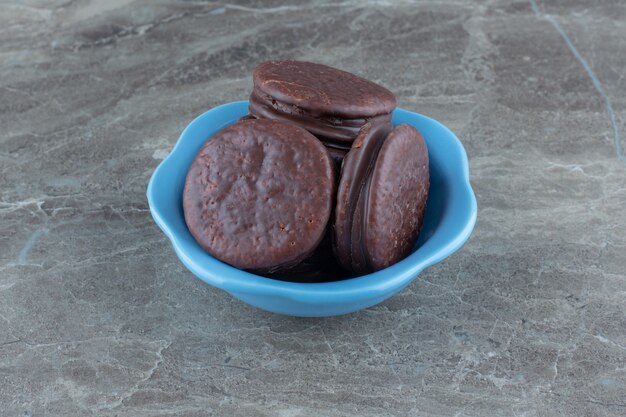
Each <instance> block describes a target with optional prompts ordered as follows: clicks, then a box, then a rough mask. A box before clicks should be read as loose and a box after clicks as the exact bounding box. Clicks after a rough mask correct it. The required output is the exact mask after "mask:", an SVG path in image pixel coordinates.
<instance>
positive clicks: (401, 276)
mask: <svg viewBox="0 0 626 417" xmlns="http://www.w3.org/2000/svg"><path fill="white" fill-rule="evenodd" d="M247 113H248V102H247V101H239V102H234V103H228V104H224V105H222V106H219V107H216V108H214V109H211V110H209V111H207V112H206V113H204V114H202V115H200V116H198V117H197V118H196V119H195V120H193V121H192V122H191V123H190V124H189V125H188V126H187V127H186V128H185V130H184V131H183V133H182V134H181V136H180V138H179V139H178V142H177V143H176V146H175V147H174V149H173V150H172V152H171V153H170V154H169V156H168V157H167V158H165V160H163V162H161V164H160V165H159V166H158V167H157V168H156V170H155V171H154V173H153V175H152V178H151V179H150V183H149V185H148V203H149V205H150V211H151V213H152V216H153V217H154V220H155V221H156V223H157V225H158V226H159V227H160V228H161V229H162V230H163V232H164V233H165V234H166V235H167V237H168V238H169V239H170V240H171V242H172V246H173V247H174V250H175V251H176V254H177V255H178V257H179V258H180V260H181V261H182V262H183V264H185V266H186V267H187V268H188V269H189V270H190V271H191V272H192V273H193V274H194V275H196V276H197V277H198V278H200V279H201V280H203V281H204V282H206V283H208V284H210V285H213V286H215V287H217V288H220V289H222V290H224V291H226V292H228V293H230V294H231V295H232V296H234V297H236V298H238V299H240V300H242V301H244V302H246V303H249V304H252V305H253V306H256V307H259V308H261V309H263V310H267V311H271V312H274V313H280V314H287V315H291V316H308V317H319V316H334V315H339V314H346V313H351V312H353V311H357V310H360V309H363V308H367V307H370V306H373V305H375V304H378V303H380V302H381V301H383V300H385V299H387V298H389V297H391V296H392V295H394V294H395V293H397V292H398V291H400V290H402V289H403V288H404V287H406V286H407V285H408V284H409V283H410V282H411V281H413V279H415V277H417V276H418V274H419V273H420V272H421V271H422V270H424V268H426V267H428V266H430V265H433V264H434V263H437V262H439V261H441V260H442V259H444V258H446V257H448V256H450V255H451V254H452V253H454V252H455V251H456V250H457V249H459V248H460V247H461V245H463V243H465V241H466V240H467V238H468V237H469V236H470V233H471V232H472V229H473V228H474V224H475V222H476V212H477V209H476V198H475V197H474V192H473V191H472V187H471V185H470V182H469V169H468V161H467V155H466V153H465V150H464V149H463V145H462V144H461V142H460V141H459V140H458V139H457V138H456V136H455V135H454V134H453V133H452V132H451V131H450V130H449V129H448V128H446V127H445V126H444V125H442V124H441V123H439V122H437V121H435V120H433V119H430V118H428V117H426V116H422V115H421V114H417V113H413V112H410V111H407V110H403V109H396V110H395V111H394V112H393V124H394V125H397V124H400V123H407V124H410V125H413V126H415V127H416V128H417V129H418V130H419V131H420V132H421V133H422V135H423V136H424V139H425V140H426V144H427V146H428V154H429V158H430V193H429V195H428V205H427V209H426V214H425V217H424V225H423V228H422V230H421V233H420V237H419V240H418V242H417V244H416V245H415V248H414V249H413V252H412V253H411V254H410V255H409V256H408V257H406V258H405V259H403V260H402V261H400V262H398V263H396V264H395V265H392V266H390V267H388V268H386V269H383V270H381V271H378V272H375V273H373V274H368V275H363V276H360V277H356V278H350V279H346V280H342V281H334V282H325V283H295V282H285V281H278V280H275V279H270V278H265V277H261V276H258V275H254V274H252V273H249V272H246V271H241V270H239V269H236V268H234V267H232V266H230V265H227V264H225V263H223V262H221V261H219V260H217V259H215V258H213V257H212V256H211V255H209V254H208V253H206V252H205V251H204V250H203V249H202V248H201V247H200V246H199V245H198V244H197V243H196V241H195V240H194V238H193V237H192V236H191V234H190V233H189V230H188V229H187V226H186V225H185V220H184V216H183V205H182V194H183V187H184V184H185V177H186V175H187V170H188V168H189V166H190V164H191V162H192V160H193V158H194V157H195V156H196V153H197V152H198V150H199V149H200V147H201V146H202V145H203V144H204V143H205V142H206V140H207V139H208V138H210V137H211V136H213V134H215V133H216V132H217V131H219V130H220V129H223V128H224V127H226V126H228V125H230V124H232V123H234V122H235V121H237V120H238V119H239V118H240V117H242V116H244V115H245V114H247ZM328 278H329V281H332V279H333V277H328Z"/></svg>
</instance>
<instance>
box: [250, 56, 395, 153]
mask: <svg viewBox="0 0 626 417" xmlns="http://www.w3.org/2000/svg"><path fill="white" fill-rule="evenodd" d="M253 81H254V89H253V91H252V94H251V95H250V103H249V110H250V114H253V115H255V116H257V117H259V118H267V119H275V120H282V121H286V122H292V123H296V124H298V125H299V126H301V127H304V128H305V129H307V130H308V131H309V132H311V133H313V134H314V135H315V136H317V137H318V138H319V139H320V140H322V141H323V142H324V143H325V144H327V145H329V146H332V147H335V148H343V149H349V148H350V145H351V144H352V142H353V141H354V139H355V138H356V136H357V135H358V133H359V131H360V130H361V128H362V127H363V126H364V125H365V124H367V123H371V124H373V125H375V124H387V125H389V126H391V111H392V110H393V109H394V108H395V106H396V104H397V100H396V97H395V96H394V95H393V93H391V92H390V91H389V90H387V89H386V88H384V87H382V86H380V85H378V84H375V83H373V82H371V81H368V80H366V79H364V78H361V77H358V76H356V75H354V74H350V73H349V72H345V71H341V70H338V69H336V68H331V67H328V66H326V65H321V64H315V63H311V62H302V61H267V62H263V63H261V64H259V65H258V66H257V67H256V69H255V70H254V74H253Z"/></svg>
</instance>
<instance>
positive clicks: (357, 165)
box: [333, 124, 391, 272]
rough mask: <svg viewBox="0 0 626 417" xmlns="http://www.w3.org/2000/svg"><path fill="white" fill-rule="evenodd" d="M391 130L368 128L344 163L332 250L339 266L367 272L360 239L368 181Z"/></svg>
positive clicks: (361, 134) (335, 215)
mask: <svg viewBox="0 0 626 417" xmlns="http://www.w3.org/2000/svg"><path fill="white" fill-rule="evenodd" d="M390 131H391V127H390V126H388V125H374V126H372V125H370V124H368V125H366V126H365V127H364V128H363V129H362V131H361V133H360V134H359V136H358V137H357V138H356V140H355V141H354V144H353V145H352V149H351V150H350V152H348V154H347V155H346V157H345V158H344V160H343V165H342V169H341V179H340V182H339V188H338V191H337V205H336V207H335V213H334V229H333V230H334V232H333V250H334V252H335V256H336V257H337V260H338V262H339V264H340V265H341V266H342V267H344V268H345V269H347V270H350V271H354V272H366V271H367V270H368V265H367V259H366V258H367V257H366V256H365V252H364V248H363V247H362V244H363V239H362V238H361V237H362V235H363V226H362V225H363V223H364V222H363V219H364V218H365V216H366V213H365V211H366V207H365V205H366V202H367V194H368V191H369V185H368V182H369V181H368V180H369V178H370V177H371V173H372V171H373V169H374V165H375V164H376V160H377V158H378V153H379V151H380V148H381V147H382V145H383V143H384V141H385V137H386V136H387V134H388V133H389V132H390Z"/></svg>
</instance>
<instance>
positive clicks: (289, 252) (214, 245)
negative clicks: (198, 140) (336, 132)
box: [183, 120, 335, 273]
mask: <svg viewBox="0 0 626 417" xmlns="http://www.w3.org/2000/svg"><path fill="white" fill-rule="evenodd" d="M334 177H335V173H334V168H333V162H332V160H331V159H330V157H329V156H328V152H327V151H326V148H325V147H324V146H323V145H322V144H321V143H320V142H319V141H318V140H317V139H316V138H315V137H314V136H313V135H311V134H310V133H308V132H307V131H306V130H304V129H302V128H300V127H297V126H295V125H292V124H286V123H282V122H278V121H274V120H243V121H239V122H237V123H235V124H234V125H232V126H229V127H227V128H225V129H223V130H221V131H220V132H218V133H217V134H215V135H214V136H213V137H212V138H211V139H209V140H208V141H207V142H206V143H205V144H204V146H203V147H202V148H201V150H200V152H199V153H198V155H197V156H196V158H195V159H194V161H193V162H192V164H191V167H190V169H189V172H188V174H187V180H186V183H185V189H184V193H183V209H184V214H185V222H186V223H187V226H188V227H189V231H190V232H191V234H192V235H193V237H194V238H195V239H196V241H197V242H198V243H199V244H200V246H202V248H204V249H205V250H206V251H207V252H208V253H210V254H211V255H213V256H214V257H216V258H217V259H220V260H221V261H223V262H226V263H228V264H230V265H232V266H234V267H237V268H240V269H247V270H252V271H255V272H264V273H271V272H273V271H276V270H280V269H281V268H288V267H291V266H293V265H295V264H297V263H298V262H300V261H302V260H303V259H306V258H307V257H309V256H310V255H311V254H312V253H313V251H314V250H315V249H316V247H317V246H318V245H319V243H320V241H321V240H322V238H323V236H324V233H325V231H326V228H327V224H328V220H329V217H330V213H331V209H332V202H333V197H334V191H335V178H334Z"/></svg>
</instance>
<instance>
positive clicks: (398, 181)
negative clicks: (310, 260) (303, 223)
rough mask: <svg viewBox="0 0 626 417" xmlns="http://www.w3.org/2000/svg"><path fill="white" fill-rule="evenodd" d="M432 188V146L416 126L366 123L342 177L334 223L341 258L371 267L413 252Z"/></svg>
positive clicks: (361, 269) (362, 269) (356, 268)
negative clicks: (390, 128)
mask: <svg viewBox="0 0 626 417" xmlns="http://www.w3.org/2000/svg"><path fill="white" fill-rule="evenodd" d="M428 188H429V174H428V150H427V149H426V144H425V142H424V139H423V138H422V136H421V135H420V133H419V132H418V131H417V130H416V129H415V128H414V127H412V126H409V125H399V126H397V127H396V128H395V129H393V130H392V131H391V132H389V129H388V128H387V127H385V126H382V127H381V126H370V125H368V126H366V127H364V128H363V130H362V131H361V133H360V134H359V136H358V137H357V139H356V140H355V142H354V144H353V145H352V149H351V150H350V152H348V154H347V155H346V157H345V159H344V161H343V166H342V170H341V178H340V180H339V189H338V192H337V206H336V209H335V214H334V229H333V238H334V239H333V250H334V252H335V256H336V257H337V260H338V261H339V263H340V264H341V265H342V266H343V267H344V268H346V269H348V270H350V271H353V272H356V273H368V272H373V271H378V270H380V269H383V268H386V267H387V266H389V265H392V264H394V263H396V262H398V261H399V260H401V259H402V258H404V257H405V256H407V255H408V254H409V253H410V251H411V249H412V248H413V246H414V245H415V242H416V241H417V236H418V233H419V229H420V227H421V225H422V221H423V218H424V211H425V208H426V200H427V198H428Z"/></svg>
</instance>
